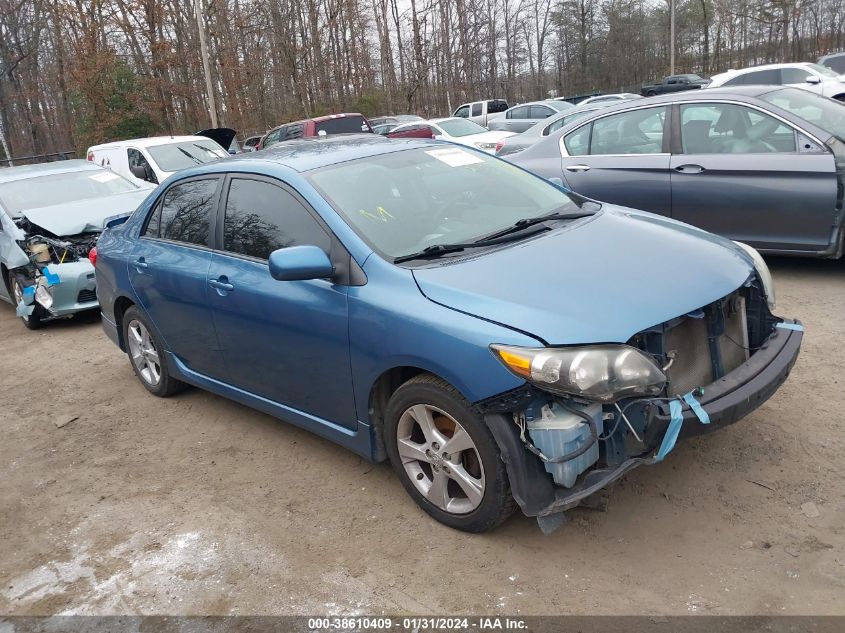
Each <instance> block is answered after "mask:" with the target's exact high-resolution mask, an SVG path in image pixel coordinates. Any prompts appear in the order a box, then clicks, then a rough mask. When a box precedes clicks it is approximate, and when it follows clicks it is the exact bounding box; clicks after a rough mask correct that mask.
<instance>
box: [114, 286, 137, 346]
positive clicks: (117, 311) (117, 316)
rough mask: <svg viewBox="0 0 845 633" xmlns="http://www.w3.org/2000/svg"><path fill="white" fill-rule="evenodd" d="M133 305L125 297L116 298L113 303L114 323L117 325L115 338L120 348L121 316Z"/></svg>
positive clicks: (121, 343) (121, 335)
mask: <svg viewBox="0 0 845 633" xmlns="http://www.w3.org/2000/svg"><path fill="white" fill-rule="evenodd" d="M134 305H135V304H134V303H133V302H132V300H131V299H127V298H126V297H118V298H117V299H115V302H114V322H115V325H117V336H118V340H120V346H121V347H123V346H124V341H123V315H124V314H125V313H126V311H127V310H128V309H129V308H131V307H132V306H134Z"/></svg>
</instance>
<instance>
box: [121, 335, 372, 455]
mask: <svg viewBox="0 0 845 633" xmlns="http://www.w3.org/2000/svg"><path fill="white" fill-rule="evenodd" d="M110 338H111V337H110ZM164 355H165V357H166V358H167V364H168V368H169V369H170V371H171V374H173V376H174V377H175V378H178V379H179V380H182V381H184V382H186V383H188V384H191V385H194V386H195V387H199V388H200V389H205V390H206V391H210V392H212V393H215V394H217V395H219V396H223V397H224V398H228V399H229V400H234V401H235V402H238V403H240V404H243V405H245V406H247V407H251V408H253V409H257V410H258V411H261V412H262V413H266V414H267V415H272V416H273V417H275V418H278V419H280V420H282V421H284V422H288V423H290V424H293V425H295V426H298V427H300V428H302V429H305V430H306V431H310V432H311V433H314V434H316V435H319V436H320V437H324V438H326V439H327V440H331V441H332V442H334V443H335V444H339V445H340V446H343V447H344V448H347V449H349V450H350V451H352V452H353V453H357V454H358V455H360V456H361V457H364V458H365V459H367V460H369V461H372V460H373V440H372V433H371V429H370V426H369V425H368V424H365V423H363V422H361V421H360V420H359V421H358V428H357V429H356V430H351V429H348V428H346V427H343V426H340V425H339V424H335V423H334V422H330V421H329V420H324V419H323V418H318V417H316V416H313V415H310V414H308V413H305V412H304V411H299V410H298V409H294V408H293V407H288V406H286V405H283V404H281V403H278V402H275V401H273V400H269V399H267V398H264V397H262V396H258V395H256V394H254V393H250V392H249V391H245V390H243V389H239V388H238V387H234V386H232V385H227V384H226V383H223V382H221V381H219V380H216V379H214V378H210V377H208V376H205V375H204V374H200V373H198V372H195V371H193V370H191V369H189V368H188V367H187V366H186V365H185V364H184V363H183V362H182V361H181V360H179V358H178V357H176V355H174V354H173V353H172V352H165V354H164Z"/></svg>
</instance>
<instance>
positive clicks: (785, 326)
mask: <svg viewBox="0 0 845 633" xmlns="http://www.w3.org/2000/svg"><path fill="white" fill-rule="evenodd" d="M775 327H779V328H781V329H782V330H794V331H795V332H803V331H804V326H803V325H801V324H800V323H787V322H786V321H781V322H780V323H778V324H776V325H775Z"/></svg>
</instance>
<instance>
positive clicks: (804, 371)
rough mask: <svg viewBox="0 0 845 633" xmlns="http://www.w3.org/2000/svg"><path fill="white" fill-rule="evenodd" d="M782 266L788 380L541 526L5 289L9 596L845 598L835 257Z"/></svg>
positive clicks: (671, 608)
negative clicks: (468, 504)
mask: <svg viewBox="0 0 845 633" xmlns="http://www.w3.org/2000/svg"><path fill="white" fill-rule="evenodd" d="M770 264H771V266H772V270H773V273H774V276H775V281H776V285H777V290H778V309H777V312H778V313H779V314H781V315H784V316H796V317H798V318H800V319H802V320H803V321H804V323H805V325H806V327H807V334H806V337H805V341H804V347H803V351H802V355H801V357H800V359H799V360H798V363H797V365H796V366H795V369H794V371H793V373H792V376H791V377H790V379H789V381H788V382H787V383H786V385H785V386H784V387H783V388H782V389H781V390H780V391H779V392H778V393H777V394H776V395H775V397H774V398H773V399H772V400H770V401H769V402H768V403H767V404H766V405H765V406H763V407H762V408H761V409H759V410H758V411H757V412H755V413H754V414H753V415H752V416H750V417H749V418H748V419H746V420H744V421H742V422H740V423H738V424H736V425H735V426H733V427H730V428H728V429H726V430H724V431H722V432H720V433H717V434H712V435H709V436H707V437H703V438H697V439H693V440H690V441H685V442H682V443H680V444H679V446H678V447H677V448H676V449H675V451H674V452H673V453H672V455H670V456H669V457H668V458H667V459H666V460H665V461H664V462H663V463H662V464H660V465H657V466H653V467H644V468H640V469H638V470H636V471H634V472H633V473H631V474H629V475H628V476H626V477H625V478H624V479H623V480H622V481H621V482H619V483H618V484H617V485H616V486H615V487H614V488H613V490H612V493H611V495H610V500H609V505H608V508H607V510H606V511H604V512H601V511H596V510H586V509H578V510H575V511H573V512H571V513H570V519H571V520H570V521H569V522H568V523H567V524H566V525H564V526H563V527H562V528H561V529H559V530H558V531H557V532H555V533H554V534H552V535H551V536H544V535H543V534H542V533H541V532H540V530H539V529H538V528H537V525H536V522H535V521H534V520H532V519H527V518H525V517H524V516H521V515H519V516H514V517H513V518H512V519H510V520H509V521H508V522H507V523H506V524H505V525H504V526H503V527H502V528H500V529H499V530H497V531H495V532H494V533H492V534H488V535H483V536H472V535H467V534H462V533H458V532H455V531H452V530H450V529H448V528H446V527H443V526H441V525H439V524H437V523H435V522H434V521H433V520H431V519H430V518H428V516H426V515H425V514H423V513H422V512H421V511H420V510H418V509H417V507H416V506H415V505H414V503H413V502H412V501H411V499H410V498H409V497H407V496H406V494H405V492H404V491H403V489H402V487H401V486H400V484H399V482H398V481H397V480H396V478H395V477H394V476H393V474H392V472H391V470H390V468H389V467H388V466H387V465H385V464H380V465H372V464H369V463H367V462H365V461H363V460H362V459H360V458H358V457H356V456H355V455H353V454H351V453H349V452H347V451H345V450H343V449H341V448H339V447H337V446H335V445H333V444H330V443H329V442H327V441H325V440H322V439H320V438H318V437H315V436H312V435H310V434H308V433H306V432H304V431H301V430H299V429H297V428H294V427H292V426H288V425H285V424H283V423H281V422H278V421H277V420H275V419H273V418H270V417H268V416H266V415H263V414H261V413H258V412H256V411H252V410H250V409H247V408H245V407H242V406H240V405H237V404H234V403H232V402H229V401H227V400H224V399H222V398H218V397H216V396H213V395H210V394H208V393H205V392H202V391H199V390H190V391H188V392H186V393H183V394H181V395H179V396H176V397H174V398H171V399H168V400H161V399H157V398H155V397H153V396H151V395H149V394H148V393H147V392H146V391H145V390H144V389H143V388H142V387H141V386H140V384H139V383H138V382H137V380H136V379H135V377H134V375H133V374H132V371H131V369H130V366H129V363H128V361H127V359H126V358H125V357H124V356H123V355H122V354H121V353H120V352H119V351H118V350H117V348H115V347H114V346H113V345H112V344H111V343H110V342H109V341H108V340H107V339H106V337H105V336H104V335H103V334H102V332H101V330H100V325H99V320H98V319H97V318H96V316H95V317H94V318H82V319H74V320H72V321H69V322H64V323H59V324H55V325H52V326H50V327H48V328H46V329H44V330H42V331H40V332H30V331H27V330H26V329H24V327H23V325H22V324H21V323H20V322H19V321H18V320H17V319H16V318H15V316H14V311H13V309H12V307H11V306H8V305H7V304H0V344H2V356H0V369H2V371H0V392H1V393H2V394H3V405H2V410H0V438H2V439H0V613H2V614H53V613H80V614H220V615H224V614H381V613H387V614H400V613H408V612H411V613H417V614H447V613H464V614H471V613H480V614H497V613H499V614H514V615H515V614H520V615H533V614H593V613H602V614H687V613H707V614H782V613H783V614H845V600H842V596H843V595H845V593H844V592H843V590H845V478H843V475H845V460H843V457H842V456H843V450H845V425H843V416H845V414H844V413H843V412H845V395H843V388H842V387H843V384H842V382H843V381H842V379H841V376H842V370H843V367H845V362H843V359H842V356H841V355H842V354H843V353H845V264H843V263H837V262H815V261H798V260H788V259H773V260H771V261H770ZM68 414H70V415H72V416H78V418H77V419H75V420H73V421H72V422H70V423H68V424H67V425H66V426H63V427H61V428H57V426H56V421H58V420H60V418H61V417H62V416H65V415H68ZM808 502H809V503H810V504H811V505H809V506H808V505H804V509H803V510H802V504H807V503H808ZM814 509H815V510H817V513H818V516H815V515H816V512H814V511H813V510H814ZM808 515H809V516H808Z"/></svg>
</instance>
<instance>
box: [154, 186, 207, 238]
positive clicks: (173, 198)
mask: <svg viewBox="0 0 845 633" xmlns="http://www.w3.org/2000/svg"><path fill="white" fill-rule="evenodd" d="M219 184H220V179H219V178H203V179H198V180H190V181H188V182H182V183H177V184H175V185H173V186H172V187H170V188H169V189H168V190H167V191H166V192H165V194H164V195H163V196H162V198H161V200H160V201H159V203H158V204H157V205H156V207H155V210H154V211H153V213H152V215H151V216H150V218H149V220H148V221H147V226H146V227H145V229H144V236H145V237H152V238H158V239H163V240H169V241H172V242H182V243H184V244H194V245H196V246H208V245H209V238H210V237H211V227H212V226H213V225H214V218H215V216H216V209H217V189H218V185H219Z"/></svg>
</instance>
